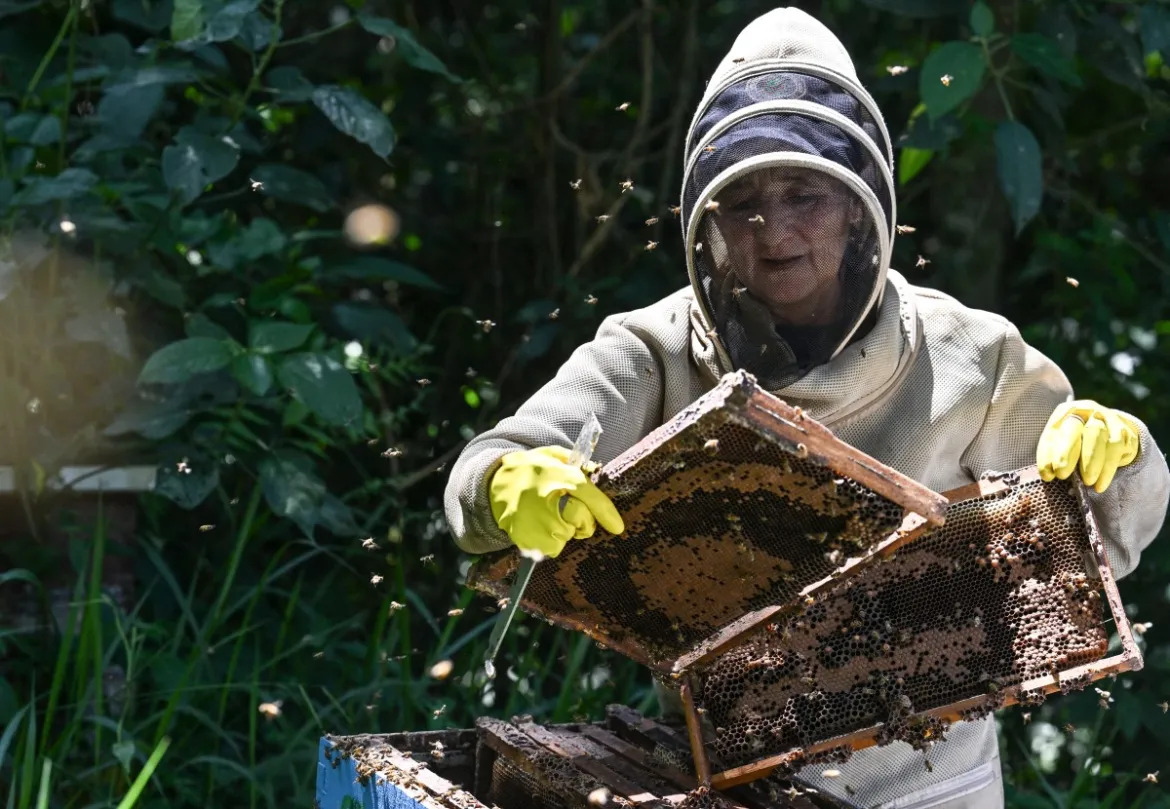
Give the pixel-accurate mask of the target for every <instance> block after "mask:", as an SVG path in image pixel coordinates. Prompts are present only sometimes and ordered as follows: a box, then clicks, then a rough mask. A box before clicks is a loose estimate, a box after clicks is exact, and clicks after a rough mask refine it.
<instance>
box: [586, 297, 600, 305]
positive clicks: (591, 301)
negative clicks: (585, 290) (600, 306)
mask: <svg viewBox="0 0 1170 809" xmlns="http://www.w3.org/2000/svg"><path fill="white" fill-rule="evenodd" d="M585 303H587V304H589V305H590V306H594V305H595V304H596V303H597V298H595V297H594V296H593V295H586V296H585Z"/></svg>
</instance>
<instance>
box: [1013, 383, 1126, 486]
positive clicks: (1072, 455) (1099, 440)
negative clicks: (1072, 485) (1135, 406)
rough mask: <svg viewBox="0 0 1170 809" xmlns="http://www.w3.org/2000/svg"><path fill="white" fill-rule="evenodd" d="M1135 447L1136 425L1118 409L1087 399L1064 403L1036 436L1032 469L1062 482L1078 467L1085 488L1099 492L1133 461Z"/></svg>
mask: <svg viewBox="0 0 1170 809" xmlns="http://www.w3.org/2000/svg"><path fill="white" fill-rule="evenodd" d="M1139 444H1140V439H1139V436H1138V426H1137V424H1136V423H1134V421H1133V419H1132V418H1131V417H1130V416H1127V415H1126V414H1125V413H1122V412H1121V411H1120V410H1113V409H1112V408H1108V407H1102V406H1101V405H1099V404H1097V403H1096V402H1094V401H1091V400H1089V399H1080V400H1078V401H1075V402H1065V403H1064V404H1062V405H1060V406H1059V407H1057V408H1056V410H1054V411H1053V413H1052V415H1051V416H1050V417H1049V419H1048V424H1047V425H1045V427H1044V432H1042V433H1041V434H1040V442H1039V444H1037V446H1036V466H1037V467H1038V469H1039V470H1040V477H1041V478H1043V479H1044V480H1052V479H1053V478H1060V479H1061V480H1066V479H1067V478H1068V476H1069V475H1071V474H1072V473H1073V470H1074V469H1076V468H1077V467H1078V466H1080V471H1081V480H1083V481H1084V482H1085V485H1086V486H1092V487H1093V489H1094V490H1095V491H1097V492H1103V491H1105V490H1106V489H1107V488H1109V484H1110V483H1112V482H1113V476H1114V475H1115V474H1117V470H1118V469H1120V468H1121V467H1123V466H1127V465H1129V464H1131V463H1133V461H1134V459H1135V458H1137V455H1138V447H1139Z"/></svg>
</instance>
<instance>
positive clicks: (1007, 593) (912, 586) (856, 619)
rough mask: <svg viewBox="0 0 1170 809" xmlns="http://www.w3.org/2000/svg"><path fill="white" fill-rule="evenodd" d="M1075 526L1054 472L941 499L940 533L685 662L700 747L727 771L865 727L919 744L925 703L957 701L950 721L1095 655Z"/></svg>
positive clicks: (1090, 559) (1082, 542) (1068, 685)
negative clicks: (699, 717) (711, 655)
mask: <svg viewBox="0 0 1170 809" xmlns="http://www.w3.org/2000/svg"><path fill="white" fill-rule="evenodd" d="M1088 531H1089V529H1088V527H1087V525H1086V523H1085V518H1084V516H1083V514H1082V507H1081V503H1080V501H1079V499H1078V498H1077V497H1076V494H1075V492H1074V491H1073V490H1071V489H1070V487H1069V485H1068V484H1067V483H1063V482H1059V481H1056V482H1052V483H1044V482H1042V481H1040V480H1038V479H1033V480H1030V481H1028V482H1025V483H1022V484H1019V485H1016V486H1014V487H1011V488H1007V489H1005V490H1003V491H1000V492H996V493H994V494H989V495H985V496H980V497H975V498H972V499H969V500H964V501H961V502H957V503H953V504H952V505H951V506H950V508H949V509H948V512H947V518H946V524H945V525H944V526H943V527H942V528H939V529H937V530H935V531H934V532H932V533H930V534H928V535H926V536H923V537H920V538H918V539H917V540H915V541H913V542H911V543H908V544H907V545H905V546H903V547H902V548H901V549H900V550H899V551H898V552H897V554H896V555H895V556H894V557H893V558H891V559H889V560H885V561H882V562H881V563H879V564H874V565H871V566H869V567H867V568H866V569H864V570H863V571H861V572H860V573H858V574H857V575H856V576H854V577H852V578H850V579H848V580H846V581H841V582H839V583H836V584H834V585H833V586H832V587H831V588H829V589H828V590H827V591H826V592H825V593H824V594H823V595H819V596H818V598H817V599H816V601H815V604H813V605H812V606H809V607H807V608H806V609H805V610H804V611H803V612H802V613H800V614H799V615H791V616H789V617H788V618H785V619H783V620H779V621H776V622H774V623H773V624H770V625H769V626H767V627H762V628H760V629H758V630H756V631H755V632H753V633H752V634H751V635H750V636H748V637H746V638H745V639H743V642H742V643H741V644H740V645H738V646H737V647H735V648H732V649H730V650H729V651H727V652H725V653H723V654H722V655H721V656H719V657H717V658H716V659H714V660H713V661H711V662H710V663H707V664H704V665H703V666H701V667H699V668H697V669H695V670H693V672H692V673H693V674H695V675H696V677H697V687H696V690H695V703H696V706H697V707H698V708H699V709H701V710H702V712H703V715H704V717H705V718H706V720H707V721H708V722H709V723H710V724H711V726H712V727H715V728H718V731H717V732H714V733H707V734H706V743H707V747H708V749H709V750H710V751H711V753H713V754H714V755H715V756H717V757H718V760H719V761H720V763H721V764H723V765H726V766H738V765H742V764H747V763H750V762H752V761H756V760H759V759H761V758H763V757H766V756H771V755H777V754H780V753H786V752H789V751H792V750H797V749H802V748H805V747H810V746H814V745H818V744H822V743H825V742H826V741H828V740H830V739H833V738H834V737H836V736H838V735H841V734H846V733H851V732H854V731H859V730H864V729H867V728H876V729H877V731H876V738H877V741H878V742H879V743H888V742H890V741H893V740H895V739H897V740H902V741H906V742H909V743H910V744H912V745H913V746H915V747H916V748H920V749H924V748H928V747H929V746H931V745H933V744H934V742H936V741H938V740H940V739H942V738H943V737H944V736H945V733H946V731H947V727H948V724H947V723H946V722H945V721H942V720H939V719H936V718H933V717H931V716H928V715H925V714H924V712H926V711H931V710H934V709H939V708H943V707H946V706H949V705H952V704H955V703H960V702H964V701H970V702H971V704H973V707H969V708H966V709H964V710H963V712H962V714H961V716H962V718H963V719H974V718H979V717H982V716H985V715H987V714H988V713H990V712H991V711H994V710H995V709H997V708H998V707H1001V706H1002V705H1003V704H1004V700H1005V689H1007V688H1009V687H1011V686H1015V685H1019V684H1020V683H1022V682H1024V681H1027V680H1030V679H1033V678H1037V677H1043V676H1044V675H1048V674H1052V673H1053V672H1057V673H1059V672H1060V671H1062V670H1066V669H1068V668H1070V667H1073V666H1076V665H1079V664H1082V663H1088V662H1092V661H1096V660H1100V659H1101V658H1102V657H1104V656H1105V654H1106V650H1107V645H1108V633H1107V631H1106V628H1105V625H1104V619H1105V610H1104V601H1105V598H1104V594H1103V592H1102V588H1103V583H1102V581H1101V578H1100V571H1099V568H1098V567H1097V565H1096V562H1095V559H1096V556H1095V553H1094V550H1093V547H1092V545H1091V543H1090V540H1089V533H1088ZM1091 679H1092V676H1091V675H1084V676H1082V677H1078V678H1064V679H1062V680H1061V683H1060V685H1061V690H1062V691H1065V692H1067V691H1069V690H1074V689H1079V688H1083V687H1084V686H1085V685H1087V684H1088V682H1089V681H1090V680H1091ZM1026 699H1028V700H1029V701H1032V702H1036V701H1037V700H1042V699H1043V695H1042V694H1032V695H1030V696H1027V697H1026Z"/></svg>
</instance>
